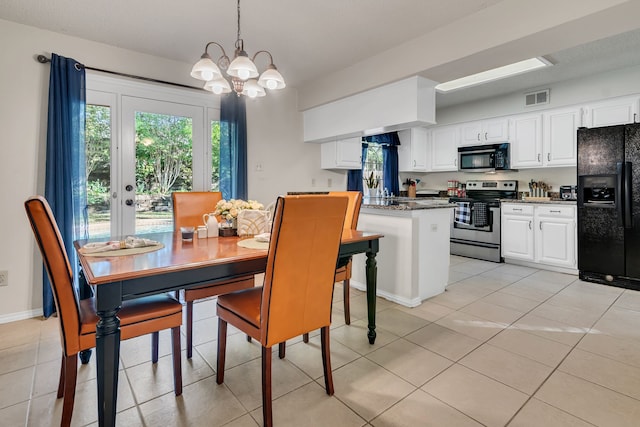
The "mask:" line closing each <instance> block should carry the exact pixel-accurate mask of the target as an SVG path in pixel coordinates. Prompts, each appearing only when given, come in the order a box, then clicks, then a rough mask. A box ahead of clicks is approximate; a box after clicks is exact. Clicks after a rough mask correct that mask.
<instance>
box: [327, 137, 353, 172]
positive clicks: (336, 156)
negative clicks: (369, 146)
mask: <svg viewBox="0 0 640 427" xmlns="http://www.w3.org/2000/svg"><path fill="white" fill-rule="evenodd" d="M320 167H321V168H322V169H361V168H362V138H361V137H355V138H348V139H341V140H338V141H331V142H325V143H323V144H320Z"/></svg>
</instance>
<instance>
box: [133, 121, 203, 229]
mask: <svg viewBox="0 0 640 427" xmlns="http://www.w3.org/2000/svg"><path fill="white" fill-rule="evenodd" d="M135 127H136V137H135V142H136V151H135V152H136V189H135V191H136V221H135V230H136V233H150V232H157V231H171V230H173V218H172V215H173V214H172V206H171V193H172V192H174V191H191V190H192V188H193V173H192V165H193V162H192V129H193V122H192V119H191V118H190V117H181V116H174V115H167V114H156V113H147V112H140V111H137V112H136V124H135Z"/></svg>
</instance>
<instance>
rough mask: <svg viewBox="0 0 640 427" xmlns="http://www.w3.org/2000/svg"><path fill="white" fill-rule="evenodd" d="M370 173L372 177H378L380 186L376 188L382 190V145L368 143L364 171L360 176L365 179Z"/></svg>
mask: <svg viewBox="0 0 640 427" xmlns="http://www.w3.org/2000/svg"><path fill="white" fill-rule="evenodd" d="M371 172H373V176H376V177H378V179H379V182H380V184H379V185H378V188H379V189H380V190H383V188H384V187H383V185H382V184H383V182H384V176H383V169H382V145H380V144H376V143H374V142H369V143H368V147H367V157H366V160H365V162H364V170H363V171H362V176H363V177H365V178H367V177H368V176H369V175H370V174H371Z"/></svg>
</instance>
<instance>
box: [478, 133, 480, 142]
mask: <svg viewBox="0 0 640 427" xmlns="http://www.w3.org/2000/svg"><path fill="white" fill-rule="evenodd" d="M478 141H480V132H478Z"/></svg>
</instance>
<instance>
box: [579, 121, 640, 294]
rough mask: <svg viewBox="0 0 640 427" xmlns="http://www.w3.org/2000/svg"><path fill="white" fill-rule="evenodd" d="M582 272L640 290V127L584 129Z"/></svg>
mask: <svg viewBox="0 0 640 427" xmlns="http://www.w3.org/2000/svg"><path fill="white" fill-rule="evenodd" d="M578 270H579V271H580V278H581V279H582V280H586V281H590V282H597V283H603V284H607V285H613V286H620V287H625V288H631V289H638V290H640V123H636V124H629V125H620V126H607V127H601V128H591V129H587V128H580V129H578Z"/></svg>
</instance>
